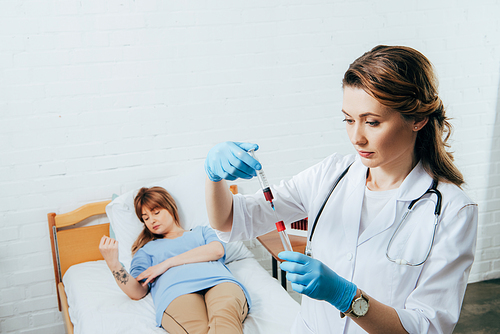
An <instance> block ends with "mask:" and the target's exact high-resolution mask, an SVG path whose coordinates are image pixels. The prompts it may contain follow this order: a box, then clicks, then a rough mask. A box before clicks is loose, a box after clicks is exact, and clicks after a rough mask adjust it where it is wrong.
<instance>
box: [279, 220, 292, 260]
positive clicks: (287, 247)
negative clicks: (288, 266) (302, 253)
mask: <svg viewBox="0 0 500 334" xmlns="http://www.w3.org/2000/svg"><path fill="white" fill-rule="evenodd" d="M276 228H277V229H278V233H279V235H280V239H281V243H282V244H283V248H284V249H285V250H286V251H290V252H293V249H292V244H291V243H290V239H289V238H288V234H287V233H286V227H285V223H283V221H282V220H280V221H279V222H277V223H276Z"/></svg>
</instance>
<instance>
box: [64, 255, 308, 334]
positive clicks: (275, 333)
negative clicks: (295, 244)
mask: <svg viewBox="0 0 500 334" xmlns="http://www.w3.org/2000/svg"><path fill="white" fill-rule="evenodd" d="M227 266H228V268H229V269H230V270H231V272H232V273H233V275H234V276H235V277H236V279H238V280H239V281H240V282H241V283H243V285H245V287H246V288H247V290H248V292H249V294H250V298H251V299H252V308H251V310H250V313H249V315H248V317H247V318H246V320H245V322H244V323H243V332H244V333H245V334H259V333H262V334H270V333H272V334H280V333H283V334H288V333H290V327H291V324H292V323H293V320H294V319H295V317H296V314H297V312H298V311H299V308H300V306H299V304H298V303H297V302H296V301H295V300H293V299H292V298H291V297H290V295H289V294H288V293H287V292H286V291H285V290H284V289H283V288H282V287H281V285H280V284H279V282H278V281H277V280H275V279H274V278H272V277H271V276H270V275H269V273H268V272H267V271H265V270H264V268H262V267H261V266H260V265H259V263H258V262H257V261H256V260H255V259H254V258H246V259H242V260H238V261H234V262H231V263H229V264H228V265H227ZM63 283H64V286H65V290H66V294H67V297H68V304H69V314H70V317H71V321H72V322H73V325H74V329H75V334H100V333H102V334H104V333H106V334H111V333H120V334H123V333H136V334H141V333H148V334H149V333H166V332H165V331H164V330H163V329H162V328H158V327H156V323H155V311H154V305H153V299H152V297H151V295H149V294H148V295H147V296H146V297H145V298H143V299H142V300H139V301H134V300H131V299H130V298H129V297H127V296H126V295H125V294H124V293H123V292H122V291H121V290H120V288H119V287H118V285H117V284H116V282H115V280H114V278H113V275H112V274H111V272H110V270H109V269H108V267H107V266H106V263H105V262H104V261H95V262H86V263H81V264H78V265H74V266H72V267H71V268H69V269H68V271H67V272H66V274H65V275H64V279H63Z"/></svg>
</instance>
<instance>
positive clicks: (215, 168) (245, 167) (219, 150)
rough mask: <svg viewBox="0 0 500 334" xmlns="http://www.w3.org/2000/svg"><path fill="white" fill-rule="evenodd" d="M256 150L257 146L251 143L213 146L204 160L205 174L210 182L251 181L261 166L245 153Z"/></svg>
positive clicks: (225, 143)
mask: <svg viewBox="0 0 500 334" xmlns="http://www.w3.org/2000/svg"><path fill="white" fill-rule="evenodd" d="M252 148H253V149H255V150H258V149H259V146H258V145H257V144H252V143H239V142H230V141H227V142H224V143H220V144H217V145H215V146H214V147H212V149H211V150H210V151H209V152H208V155H207V158H206V159H205V172H206V173H207V175H208V178H209V179H210V180H211V181H214V182H219V181H220V180H222V179H225V180H230V181H232V180H236V179H238V178H241V179H251V178H252V177H254V176H256V175H257V172H256V170H260V169H261V168H262V166H261V164H260V163H259V162H258V161H257V160H255V159H254V158H252V156H251V155H250V154H248V153H247V151H248V150H250V149H252Z"/></svg>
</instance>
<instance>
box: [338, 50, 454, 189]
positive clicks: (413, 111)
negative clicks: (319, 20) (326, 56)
mask: <svg viewBox="0 0 500 334" xmlns="http://www.w3.org/2000/svg"><path fill="white" fill-rule="evenodd" d="M342 86H343V87H353V88H361V89H363V90H364V91H365V92H366V93H368V94H369V95H370V96H372V97H373V98H375V99H376V100H377V101H378V102H379V103H381V104H382V105H384V106H387V107H389V108H391V109H392V110H395V111H397V112H399V113H400V114H401V115H402V116H403V118H405V119H408V120H412V119H414V120H416V121H419V120H423V119H425V118H426V117H427V118H428V122H427V124H426V125H425V126H424V127H423V128H422V129H421V130H420V131H418V134H417V140H416V142H415V154H416V157H417V159H420V160H421V161H422V165H423V167H424V169H425V170H426V171H427V172H428V173H429V174H430V175H431V176H432V177H433V178H434V179H437V180H440V181H448V182H451V183H454V184H456V185H457V186H459V187H460V186H461V185H462V184H463V183H464V179H463V176H462V173H460V171H459V170H458V168H457V167H456V166H455V165H454V163H453V155H452V154H451V153H450V152H447V151H446V148H447V147H449V144H447V141H448V138H449V137H450V134H451V129H452V127H451V124H450V123H449V122H448V118H447V117H446V115H445V110H444V106H443V102H442V101H441V99H440V98H439V96H438V80H437V78H436V76H435V74H434V69H433V66H432V64H431V62H430V61H429V60H428V59H427V58H426V57H425V56H424V55H423V54H422V53H420V52H418V51H417V50H414V49H412V48H409V47H404V46H385V45H379V46H376V47H374V48H373V49H372V50H371V51H368V52H366V53H365V54H363V55H362V56H361V57H359V58H358V59H356V60H355V61H354V62H353V63H352V64H351V65H350V66H349V69H348V70H347V71H346V73H345V74H344V79H343V80H342Z"/></svg>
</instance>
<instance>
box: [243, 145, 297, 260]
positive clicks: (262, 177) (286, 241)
mask: <svg viewBox="0 0 500 334" xmlns="http://www.w3.org/2000/svg"><path fill="white" fill-rule="evenodd" d="M248 154H250V155H251V156H252V158H254V159H255V160H257V161H259V159H257V157H256V156H255V152H254V149H250V150H248ZM257 178H258V179H259V182H260V187H261V188H262V192H263V193H264V197H265V198H266V201H268V202H269V203H271V207H272V208H273V211H274V216H275V217H276V220H278V215H277V214H276V209H275V208H274V203H273V199H274V197H273V193H272V192H271V188H270V187H269V183H268V182H267V178H266V174H264V169H262V168H261V169H260V170H258V171H257ZM276 229H277V230H278V233H279V235H280V239H281V243H282V244H283V248H284V249H285V250H286V251H291V252H293V249H292V244H291V243H290V238H288V234H287V233H286V227H285V223H284V222H283V221H282V220H280V221H278V222H277V223H276Z"/></svg>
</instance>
